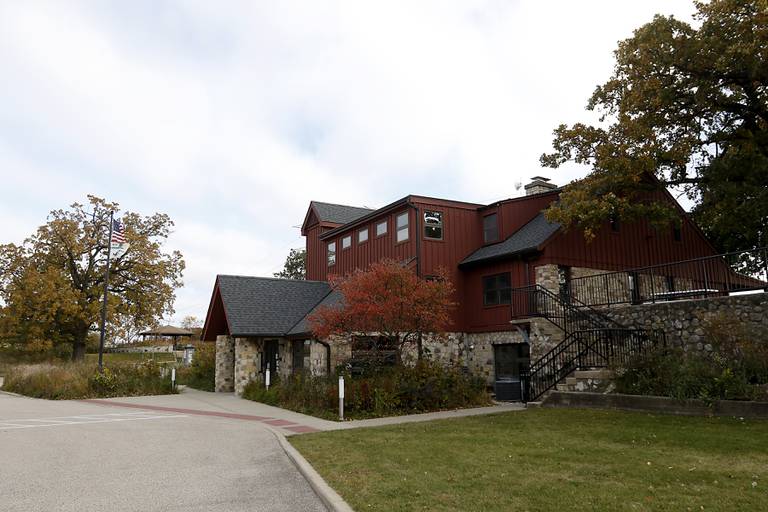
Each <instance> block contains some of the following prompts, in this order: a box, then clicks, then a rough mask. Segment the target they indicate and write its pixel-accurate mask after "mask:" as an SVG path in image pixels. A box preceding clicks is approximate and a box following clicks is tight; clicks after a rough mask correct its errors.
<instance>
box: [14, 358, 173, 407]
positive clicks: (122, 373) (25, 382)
mask: <svg viewBox="0 0 768 512" xmlns="http://www.w3.org/2000/svg"><path fill="white" fill-rule="evenodd" d="M3 390H4V391H10V392H12V393H18V394H20V395H26V396H31V397H35V398H47V399H51V400H72V399H81V398H106V397H115V396H143V395H162V394H170V393H175V390H174V389H173V388H172V386H171V381H170V378H168V377H163V376H161V373H160V366H159V365H157V363H155V362H154V361H152V360H148V361H142V362H140V363H122V364H113V365H111V366H110V367H104V372H103V373H99V371H98V369H97V367H96V366H95V365H93V364H89V363H63V364H54V363H44V364H35V365H19V366H14V367H11V368H9V369H8V371H7V374H6V376H5V382H4V384H3Z"/></svg>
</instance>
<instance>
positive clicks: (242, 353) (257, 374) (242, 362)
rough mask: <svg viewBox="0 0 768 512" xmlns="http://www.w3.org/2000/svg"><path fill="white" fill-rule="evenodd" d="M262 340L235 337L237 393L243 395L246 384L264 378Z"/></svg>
mask: <svg viewBox="0 0 768 512" xmlns="http://www.w3.org/2000/svg"><path fill="white" fill-rule="evenodd" d="M262 345H263V343H262V341H261V340H258V339H254V338H236V339H235V375H234V381H235V393H236V394H238V395H241V394H242V393H243V389H244V388H245V385H246V384H248V383H249V382H250V381H252V380H256V379H257V378H258V379H262V378H263V375H261V350H262Z"/></svg>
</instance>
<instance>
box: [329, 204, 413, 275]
mask: <svg viewBox="0 0 768 512" xmlns="http://www.w3.org/2000/svg"><path fill="white" fill-rule="evenodd" d="M404 212H408V230H409V236H408V240H406V241H404V242H399V243H398V242H396V238H395V221H396V218H397V216H398V215H400V214H402V213H404ZM383 220H386V221H387V233H386V234H385V235H383V236H380V237H377V236H376V224H378V223H379V222H382V221H383ZM415 222H416V216H415V214H414V211H413V208H410V207H408V206H406V205H404V206H403V207H402V208H399V209H397V210H393V211H392V212H391V213H386V214H383V215H380V216H377V217H374V218H372V219H371V220H370V221H368V222H366V223H364V224H360V225H357V226H354V227H352V228H349V229H346V230H342V231H340V232H339V233H337V234H336V235H334V236H333V237H331V238H326V239H324V240H320V241H319V242H320V246H319V247H318V249H317V250H318V251H319V252H320V258H317V261H318V262H319V264H320V265H321V266H322V267H323V269H322V271H321V272H320V274H322V273H323V272H324V273H325V274H324V276H323V279H327V276H329V275H341V276H343V275H347V274H349V273H350V272H352V271H353V270H355V269H365V268H368V266H369V265H371V264H372V263H375V262H377V261H380V260H383V259H393V260H395V261H408V260H410V259H412V258H414V257H415V256H416V238H415V237H416V225H415ZM364 228H368V241H367V242H363V243H359V242H358V241H357V240H358V232H359V231H360V230H361V229H364ZM350 235H351V236H352V245H351V246H350V247H349V248H347V249H342V248H341V240H342V239H343V238H344V237H346V236H350ZM331 242H336V264H335V265H331V266H328V260H327V247H328V244H329V243H331Z"/></svg>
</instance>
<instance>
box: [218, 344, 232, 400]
mask: <svg viewBox="0 0 768 512" xmlns="http://www.w3.org/2000/svg"><path fill="white" fill-rule="evenodd" d="M214 388H215V390H216V391H217V392H219V393H231V392H232V391H234V390H235V339H234V338H232V337H231V336H217V337H216V379H215V387H214Z"/></svg>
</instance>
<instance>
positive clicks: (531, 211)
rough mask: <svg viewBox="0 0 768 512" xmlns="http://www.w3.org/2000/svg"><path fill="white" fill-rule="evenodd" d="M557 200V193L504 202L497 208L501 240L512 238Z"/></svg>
mask: <svg viewBox="0 0 768 512" xmlns="http://www.w3.org/2000/svg"><path fill="white" fill-rule="evenodd" d="M555 199H557V194H556V193H547V194H536V195H532V196H527V197H518V198H515V199H512V200H509V201H505V202H502V203H501V204H500V205H499V206H498V208H497V210H498V211H499V231H500V234H501V236H500V237H499V240H504V239H506V238H509V237H510V236H512V234H513V233H514V232H515V231H517V230H518V229H520V228H521V227H523V226H524V225H525V224H527V223H528V222H529V221H530V220H531V219H533V218H534V217H535V216H536V215H538V214H539V213H541V211H542V210H544V209H545V208H546V207H547V206H549V204H550V203H551V202H552V201H554V200H555ZM483 213H485V212H483Z"/></svg>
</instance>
